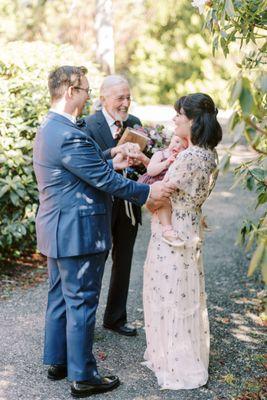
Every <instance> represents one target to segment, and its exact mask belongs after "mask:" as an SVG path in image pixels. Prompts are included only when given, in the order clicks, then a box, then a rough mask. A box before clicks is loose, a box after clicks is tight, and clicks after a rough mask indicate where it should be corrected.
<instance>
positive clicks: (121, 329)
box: [103, 324, 137, 336]
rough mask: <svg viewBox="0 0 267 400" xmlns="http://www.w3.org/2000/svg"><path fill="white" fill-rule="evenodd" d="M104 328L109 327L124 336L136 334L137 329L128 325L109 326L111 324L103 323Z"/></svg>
mask: <svg viewBox="0 0 267 400" xmlns="http://www.w3.org/2000/svg"><path fill="white" fill-rule="evenodd" d="M103 326H104V328H105V329H110V330H111V331H114V332H117V333H119V334H120V335H124V336H136V335H137V330H136V328H134V327H132V326H128V325H126V324H125V325H121V326H111V325H106V324H104V325H103Z"/></svg>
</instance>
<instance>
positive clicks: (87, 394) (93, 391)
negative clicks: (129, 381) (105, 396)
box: [71, 382, 120, 399]
mask: <svg viewBox="0 0 267 400" xmlns="http://www.w3.org/2000/svg"><path fill="white" fill-rule="evenodd" d="M118 386H120V382H117V383H115V384H114V385H113V386H112V387H110V388H108V389H103V390H101V389H100V390H99V389H91V390H88V391H87V392H86V391H85V392H84V393H79V392H76V391H74V390H73V389H71V395H72V397H75V398H76V399H81V398H84V397H90V396H93V395H94V394H100V393H105V392H111V390H113V389H116V388H117V387H118Z"/></svg>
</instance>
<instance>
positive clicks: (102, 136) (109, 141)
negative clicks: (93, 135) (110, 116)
mask: <svg viewBox="0 0 267 400" xmlns="http://www.w3.org/2000/svg"><path fill="white" fill-rule="evenodd" d="M97 137H98V139H99V140H101V141H102V142H103V143H104V145H105V147H106V148H107V149H109V148H111V147H114V146H116V141H115V140H114V139H113V136H112V133H111V131H110V128H109V126H108V123H107V121H106V119H105V117H104V115H103V113H102V111H98V112H97Z"/></svg>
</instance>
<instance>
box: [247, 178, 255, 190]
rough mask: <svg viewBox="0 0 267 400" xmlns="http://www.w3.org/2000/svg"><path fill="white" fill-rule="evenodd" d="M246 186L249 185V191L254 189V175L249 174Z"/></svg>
mask: <svg viewBox="0 0 267 400" xmlns="http://www.w3.org/2000/svg"><path fill="white" fill-rule="evenodd" d="M246 186H247V188H248V190H249V191H252V190H253V189H254V186H255V182H254V178H253V176H249V177H248V178H247V181H246Z"/></svg>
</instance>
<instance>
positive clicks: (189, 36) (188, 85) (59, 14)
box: [0, 0, 236, 107]
mask: <svg viewBox="0 0 267 400" xmlns="http://www.w3.org/2000/svg"><path fill="white" fill-rule="evenodd" d="M0 18H1V26H0V37H1V39H2V41H4V42H8V41H14V40H18V39H20V40H26V41H34V40H42V41H45V42H49V43H53V44H58V45H60V44H71V45H72V46H73V47H74V48H75V49H77V50H78V51H79V52H82V53H83V54H84V59H85V60H91V61H93V62H98V63H99V67H100V69H102V71H103V72H104V73H107V71H109V72H110V71H113V65H112V64H113V56H114V54H116V57H115V70H116V72H117V73H122V74H124V75H126V76H127V78H128V79H129V80H130V82H131V84H132V87H133V94H134V97H135V100H136V101H138V102H139V103H140V104H148V103H149V104H173V102H174V101H175V99H176V97H177V96H180V95H183V94H185V93H188V92H193V91H201V90H202V91H207V92H209V93H210V94H211V95H212V96H213V97H214V98H215V100H216V101H217V103H218V104H219V105H220V106H221V107H226V104H227V103H226V100H225V96H224V95H222V94H224V93H225V92H226V90H227V81H228V79H229V78H230V77H231V74H232V72H233V70H234V69H235V68H236V67H235V62H234V61H235V57H234V56H233V57H231V59H230V60H228V62H227V63H226V62H225V61H224V59H223V57H222V54H220V53H217V54H216V57H213V56H212V55H211V53H210V38H209V35H208V34H207V33H206V34H204V35H202V34H201V30H202V27H203V23H204V18H203V17H202V16H200V15H199V14H198V13H197V12H196V11H195V10H194V8H193V6H192V5H191V3H190V1H188V0H180V1H179V2H177V1H175V0H169V1H168V2H165V1H157V2H154V1H152V0H124V1H123V2H122V1H121V0H113V1H112V0H95V1H91V2H88V3H87V4H86V5H85V4H84V1H83V0H65V1H64V2H62V1H60V0H53V1H46V0H20V1H19V0H16V1H15V0H14V1H12V2H10V1H9V0H2V1H1V5H0ZM111 23H113V27H112V26H111ZM112 28H113V31H114V38H112ZM101 38H104V42H106V43H104V44H103V40H102V39H101ZM113 39H114V43H113ZM107 42H108V43H107ZM107 44H108V46H107ZM107 47H108V48H109V49H110V50H109V53H108V49H107ZM113 49H114V50H113ZM113 51H114V52H115V53H114V54H113V55H112V53H113ZM100 55H102V56H100ZM101 57H102V58H101ZM103 58H108V59H109V65H110V67H109V68H107V63H106V61H105V60H103ZM215 81H216V87H215V86H214V82H215Z"/></svg>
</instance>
